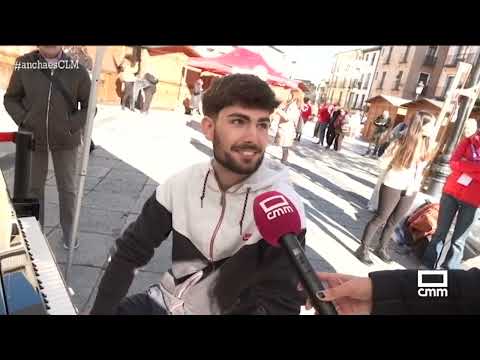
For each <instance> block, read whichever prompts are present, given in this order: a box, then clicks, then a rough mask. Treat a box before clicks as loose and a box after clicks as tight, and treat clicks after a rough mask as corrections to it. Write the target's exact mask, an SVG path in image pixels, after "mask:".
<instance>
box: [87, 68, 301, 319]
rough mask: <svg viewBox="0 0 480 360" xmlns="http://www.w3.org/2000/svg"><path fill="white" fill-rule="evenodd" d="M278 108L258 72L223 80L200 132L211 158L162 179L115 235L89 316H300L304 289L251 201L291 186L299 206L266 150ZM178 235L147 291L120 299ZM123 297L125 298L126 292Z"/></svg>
mask: <svg viewBox="0 0 480 360" xmlns="http://www.w3.org/2000/svg"><path fill="white" fill-rule="evenodd" d="M277 106H278V101H276V99H275V95H274V93H273V91H272V90H271V89H270V87H269V86H268V85H267V83H266V82H264V81H262V80H260V79H259V78H258V77H256V76H254V75H247V74H235V75H230V76H226V77H224V78H221V79H217V80H216V81H215V82H214V83H213V84H212V86H211V87H210V88H209V89H208V91H207V92H206V93H205V94H204V97H203V110H204V114H205V117H204V118H203V120H202V130H203V133H204V134H205V136H206V137H207V139H208V140H210V141H212V143H213V153H214V159H212V160H211V161H209V162H206V163H200V164H197V165H194V166H191V167H189V168H187V169H185V170H183V171H182V172H180V173H179V174H176V175H174V176H172V177H171V178H170V179H168V180H167V181H166V182H165V183H164V184H161V185H160V186H159V187H158V188H157V190H156V192H155V193H154V194H153V195H152V196H151V198H150V199H149V200H147V202H146V203H145V205H144V207H143V209H142V213H141V214H140V215H139V217H138V219H137V220H136V221H135V222H133V223H132V224H130V226H129V227H128V228H127V229H126V230H125V232H124V234H123V235H122V236H121V237H120V238H119V239H118V240H117V241H116V245H117V250H116V252H115V254H114V255H113V256H112V260H111V262H110V264H109V266H108V268H107V270H106V272H105V275H104V277H103V279H102V281H101V283H100V286H99V291H98V295H97V298H96V300H95V303H94V306H93V309H92V311H91V314H138V315H140V314H151V315H153V314H155V315H166V314H171V315H183V314H299V312H300V307H301V305H302V304H303V302H304V296H303V295H302V294H299V293H298V291H297V290H296V285H297V282H298V278H297V276H296V273H295V270H294V268H293V267H292V266H291V265H290V263H289V259H288V257H287V254H286V253H285V252H284V250H283V249H282V248H276V247H271V246H270V245H268V244H267V243H266V242H265V241H263V240H262V239H261V236H260V234H259V231H258V229H257V227H256V225H255V221H254V218H253V200H254V199H255V197H256V196H257V195H259V194H261V193H263V192H266V191H272V190H276V191H279V192H281V193H283V194H285V195H286V196H287V197H288V198H289V199H290V200H291V201H292V202H293V204H294V205H295V207H296V208H297V210H298V211H299V213H300V217H301V224H302V232H301V234H300V236H299V238H300V241H301V243H302V245H304V244H305V232H306V230H305V223H306V221H305V215H304V210H303V205H302V202H301V200H300V199H299V197H298V195H297V194H296V193H295V191H294V190H293V187H292V185H291V183H290V182H289V179H288V169H287V168H286V167H284V166H282V165H280V164H278V163H277V162H274V161H271V160H269V159H265V158H264V154H265V149H266V147H267V144H268V129H269V127H270V115H271V114H272V113H273V111H274V110H275V108H276V107H277ZM170 233H172V239H173V248H172V267H171V269H170V270H169V271H167V272H165V273H163V274H162V275H161V276H159V282H158V284H155V285H153V286H151V287H150V288H148V290H147V291H146V292H145V293H142V294H137V295H134V296H131V297H127V298H124V296H125V295H126V294H127V292H128V289H129V287H130V284H131V282H132V280H133V277H134V270H135V269H136V268H139V267H142V266H145V265H146V264H147V263H148V262H149V261H150V260H151V259H152V257H153V255H154V249H155V248H157V247H158V246H159V245H160V244H161V242H162V241H163V240H165V239H166V238H167V236H168V235H169V234H170ZM122 299H123V300H122Z"/></svg>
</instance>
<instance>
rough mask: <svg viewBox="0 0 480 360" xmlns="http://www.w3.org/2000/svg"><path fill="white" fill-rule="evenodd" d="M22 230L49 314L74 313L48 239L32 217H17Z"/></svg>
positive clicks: (75, 312) (73, 307)
mask: <svg viewBox="0 0 480 360" xmlns="http://www.w3.org/2000/svg"><path fill="white" fill-rule="evenodd" d="M18 222H19V224H20V227H21V228H22V230H23V232H24V240H25V245H26V246H27V249H28V254H29V256H30V259H31V262H32V265H33V269H34V271H35V275H36V277H37V281H38V284H39V287H40V291H41V293H42V295H43V299H44V302H45V305H46V309H47V313H48V314H49V315H76V314H77V311H76V308H75V306H74V305H73V303H72V300H71V298H70V295H69V293H68V290H67V287H66V286H65V282H64V280H63V277H62V275H61V272H60V271H59V269H58V267H57V265H56V263H55V259H54V257H53V255H52V251H51V249H50V246H49V245H48V241H47V239H46V238H45V236H44V235H43V233H42V231H41V229H40V226H39V223H38V222H37V219H35V218H34V217H23V218H18Z"/></svg>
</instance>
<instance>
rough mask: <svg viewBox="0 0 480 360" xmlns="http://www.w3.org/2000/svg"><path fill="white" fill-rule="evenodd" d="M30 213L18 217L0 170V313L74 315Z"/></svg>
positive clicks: (47, 246) (35, 220) (55, 268)
mask: <svg viewBox="0 0 480 360" xmlns="http://www.w3.org/2000/svg"><path fill="white" fill-rule="evenodd" d="M76 313H77V311H76V309H75V307H74V305H73V303H72V301H71V298H70V294H69V292H68V290H67V287H66V285H65V282H64V280H63V277H62V274H61V272H60V271H59V269H58V267H57V264H56V262H55V257H54V255H53V252H52V250H51V249H50V246H49V244H48V241H47V239H46V238H45V236H44V235H43V233H42V231H41V228H40V224H39V223H38V221H37V219H36V218H35V217H33V216H24V217H18V218H17V214H16V212H15V210H14V206H13V204H12V201H11V200H10V196H9V194H8V188H7V186H6V183H5V179H4V177H3V174H2V172H1V171H0V315H23V314H24V315H76Z"/></svg>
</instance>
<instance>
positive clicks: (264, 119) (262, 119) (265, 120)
mask: <svg viewBox="0 0 480 360" xmlns="http://www.w3.org/2000/svg"><path fill="white" fill-rule="evenodd" d="M257 123H269V124H270V123H271V120H270V118H269V117H264V118H261V119H258V121H257Z"/></svg>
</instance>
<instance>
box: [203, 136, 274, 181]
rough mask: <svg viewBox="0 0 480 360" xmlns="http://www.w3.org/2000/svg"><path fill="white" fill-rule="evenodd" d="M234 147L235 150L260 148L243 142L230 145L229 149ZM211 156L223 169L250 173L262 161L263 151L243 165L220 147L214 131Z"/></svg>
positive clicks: (255, 149) (257, 149) (241, 173)
mask: <svg viewBox="0 0 480 360" xmlns="http://www.w3.org/2000/svg"><path fill="white" fill-rule="evenodd" d="M235 149H237V150H239V149H244V150H252V151H257V152H261V150H260V149H259V148H258V147H257V146H255V145H253V144H243V145H238V146H232V149H231V150H232V151H233V150H235ZM213 157H214V159H215V160H216V161H217V162H218V163H219V164H220V165H222V166H223V167H224V168H225V169H228V170H230V171H231V172H234V173H236V174H239V175H251V174H253V173H254V172H255V171H257V170H258V168H259V167H260V165H262V161H263V158H264V157H265V153H264V152H261V154H260V157H259V158H258V160H256V161H252V162H251V163H249V164H247V165H245V164H243V163H241V162H240V161H236V160H235V159H234V158H233V157H232V156H231V154H230V153H229V152H227V151H225V150H224V149H222V144H221V141H220V139H219V138H218V136H217V134H216V132H215V133H214V134H213Z"/></svg>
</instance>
